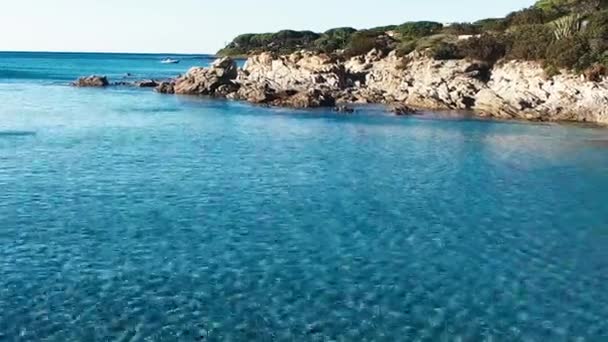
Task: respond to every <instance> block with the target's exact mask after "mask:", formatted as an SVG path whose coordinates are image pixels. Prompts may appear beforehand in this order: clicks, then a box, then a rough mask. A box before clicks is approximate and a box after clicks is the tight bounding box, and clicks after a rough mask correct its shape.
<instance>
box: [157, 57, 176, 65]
mask: <svg viewBox="0 0 608 342" xmlns="http://www.w3.org/2000/svg"><path fill="white" fill-rule="evenodd" d="M160 62H161V63H162V64H177V63H179V59H172V58H165V59H163V60H162V61H160Z"/></svg>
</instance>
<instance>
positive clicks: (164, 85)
mask: <svg viewBox="0 0 608 342" xmlns="http://www.w3.org/2000/svg"><path fill="white" fill-rule="evenodd" d="M154 90H156V91H157V92H159V93H161V94H175V87H174V85H173V83H171V82H161V83H160V84H159V85H158V86H156V88H154Z"/></svg>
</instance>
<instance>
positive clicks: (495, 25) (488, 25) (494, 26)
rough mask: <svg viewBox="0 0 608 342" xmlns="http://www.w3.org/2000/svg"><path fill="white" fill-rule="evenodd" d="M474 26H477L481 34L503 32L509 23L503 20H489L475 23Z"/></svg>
mask: <svg viewBox="0 0 608 342" xmlns="http://www.w3.org/2000/svg"><path fill="white" fill-rule="evenodd" d="M474 25H476V26H479V28H480V30H481V31H483V32H487V31H492V32H503V31H504V30H506V29H507V28H508V27H509V22H508V21H507V20H506V19H504V18H490V19H482V20H479V21H476V22H475V23H474Z"/></svg>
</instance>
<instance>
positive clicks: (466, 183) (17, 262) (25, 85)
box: [0, 53, 608, 342]
mask: <svg viewBox="0 0 608 342" xmlns="http://www.w3.org/2000/svg"><path fill="white" fill-rule="evenodd" d="M164 57H174V58H179V59H181V63H180V64H175V65H163V64H160V63H159V61H160V60H161V59H162V58H164ZM210 61H211V59H210V57H209V56H166V55H162V56H161V55H125V54H71V53H70V54H57V53H0V341H62V342H63V341H454V342H465V341H488V342H489V341H526V342H527V341H576V342H582V341H608V128H599V127H593V126H580V125H559V124H533V123H521V122H498V121H490V120H479V119H473V118H470V117H466V116H454V115H447V114H440V113H428V114H427V115H424V116H420V117H408V118H402V117H394V116H391V115H388V114H386V113H384V111H383V109H382V108H380V107H374V106H370V107H361V108H359V110H358V111H357V112H356V113H355V114H354V115H337V114H335V113H332V112H331V111H330V110H312V111H296V110H287V109H273V108H263V107H257V106H252V105H249V104H245V103H239V102H230V101H222V100H209V99H204V98H195V97H179V96H170V95H161V94H156V93H154V92H153V91H152V90H150V89H137V88H127V87H114V88H108V89H76V88H72V87H70V86H68V82H69V81H72V80H74V79H75V78H76V77H78V76H83V75H89V74H103V75H107V76H109V77H110V79H111V80H112V81H120V80H123V79H142V78H152V77H156V78H165V77H170V76H175V75H177V74H180V73H184V72H185V71H186V70H187V69H188V68H189V67H191V66H194V65H207V64H209V62H210ZM127 74H131V75H132V76H126V75H127Z"/></svg>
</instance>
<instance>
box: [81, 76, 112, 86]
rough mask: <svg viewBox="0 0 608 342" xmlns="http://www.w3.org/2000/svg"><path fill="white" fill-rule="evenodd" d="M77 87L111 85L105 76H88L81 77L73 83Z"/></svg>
mask: <svg viewBox="0 0 608 342" xmlns="http://www.w3.org/2000/svg"><path fill="white" fill-rule="evenodd" d="M73 85H74V86H76V87H107V86H108V85H110V82H108V78H107V77H105V76H96V75H93V76H88V77H81V78H79V79H78V80H76V82H74V83H73Z"/></svg>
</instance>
